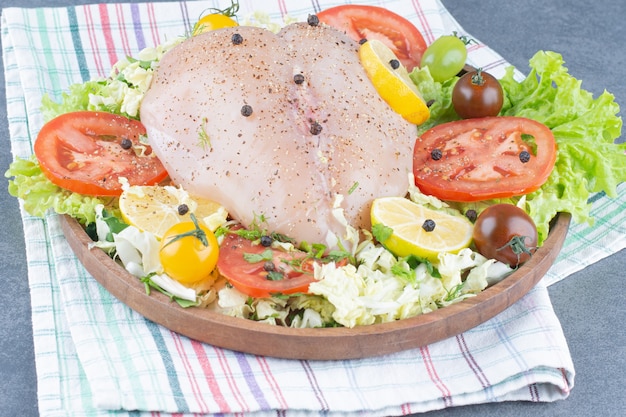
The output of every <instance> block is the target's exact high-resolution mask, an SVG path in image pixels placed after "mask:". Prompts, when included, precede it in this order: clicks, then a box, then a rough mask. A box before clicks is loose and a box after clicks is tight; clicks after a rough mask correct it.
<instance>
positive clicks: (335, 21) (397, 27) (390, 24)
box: [317, 5, 427, 72]
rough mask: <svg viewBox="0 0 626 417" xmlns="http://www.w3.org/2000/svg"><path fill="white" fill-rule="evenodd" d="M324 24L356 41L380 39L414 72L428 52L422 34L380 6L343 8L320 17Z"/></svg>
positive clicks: (411, 24) (349, 6) (326, 11)
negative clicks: (423, 55) (424, 54)
mask: <svg viewBox="0 0 626 417" xmlns="http://www.w3.org/2000/svg"><path fill="white" fill-rule="evenodd" d="M317 17H318V18H319V20H320V22H322V23H326V24H327V25H329V26H333V27H335V28H337V29H339V30H342V31H343V32H345V33H346V34H347V35H348V36H349V37H350V38H352V39H354V40H355V41H357V42H358V41H360V40H361V39H368V40H372V39H378V40H379V41H381V42H383V43H384V44H385V45H387V46H388V47H389V48H390V49H391V50H392V51H393V52H394V53H395V54H396V57H398V59H399V60H400V62H402V64H403V65H404V66H405V67H406V69H407V71H409V72H410V71H411V70H412V69H413V68H414V67H417V66H419V63H420V61H421V59H422V54H423V53H424V51H425V50H426V47H427V45H426V41H424V38H423V37H422V34H421V33H420V31H419V30H418V29H417V28H416V27H415V26H414V25H413V23H411V22H409V21H408V20H407V19H405V18H404V17H402V16H400V15H398V14H396V13H394V12H392V11H390V10H387V9H384V8H382V7H376V6H362V5H343V6H336V7H331V8H329V9H326V10H323V11H321V12H320V13H318V14H317Z"/></svg>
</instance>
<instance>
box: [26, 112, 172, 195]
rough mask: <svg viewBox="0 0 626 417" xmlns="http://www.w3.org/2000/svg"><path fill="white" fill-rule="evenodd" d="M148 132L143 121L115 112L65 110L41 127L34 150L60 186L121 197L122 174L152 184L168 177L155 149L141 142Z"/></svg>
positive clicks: (46, 170)
mask: <svg viewBox="0 0 626 417" xmlns="http://www.w3.org/2000/svg"><path fill="white" fill-rule="evenodd" d="M145 134H146V130H145V128H144V126H143V125H142V124H141V122H139V121H137V120H131V119H127V118H125V117H123V116H119V115H115V114H112V113H104V112H90V111H81V112H73V113H65V114H62V115H61V116H58V117H56V118H54V119H52V120H51V121H49V122H48V123H46V124H45V125H44V126H43V127H42V128H41V130H40V132H39V135H38V136H37V140H36V141H35V146H34V151H35V155H36V156H37V160H38V161H39V164H40V167H41V170H42V172H43V173H44V174H45V175H46V177H48V179H50V181H51V182H53V183H54V184H56V185H58V186H59V187H62V188H65V189H67V190H70V191H74V192H76V193H80V194H85V195H94V196H105V195H112V196H118V195H120V194H121V193H122V184H121V183H120V178H126V179H127V180H128V182H129V184H131V185H152V184H156V183H158V182H160V181H162V180H163V179H165V178H166V177H167V171H166V170H165V168H164V167H163V165H162V164H161V162H160V161H159V160H158V159H157V157H156V155H154V154H153V153H152V150H151V148H150V147H149V146H147V145H144V144H142V143H141V142H140V137H141V136H143V135H145ZM129 140H130V142H131V143H130V147H129V146H128V143H127V142H128V141H129ZM123 142H124V143H123Z"/></svg>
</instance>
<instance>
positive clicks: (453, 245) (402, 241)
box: [371, 197, 474, 262]
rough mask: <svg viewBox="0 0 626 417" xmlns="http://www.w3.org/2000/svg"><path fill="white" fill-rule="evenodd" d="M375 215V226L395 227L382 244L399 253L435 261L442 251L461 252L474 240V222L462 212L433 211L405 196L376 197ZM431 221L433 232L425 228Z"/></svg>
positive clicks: (399, 254) (372, 211) (373, 219)
mask: <svg viewBox="0 0 626 417" xmlns="http://www.w3.org/2000/svg"><path fill="white" fill-rule="evenodd" d="M371 216H372V225H376V224H382V225H384V226H387V227H390V228H391V229H392V230H393V233H392V234H391V235H390V236H389V238H388V239H386V240H385V241H384V242H381V243H382V244H383V245H385V247H386V248H387V249H389V250H390V251H391V252H392V253H393V254H394V255H396V256H408V255H416V256H420V257H422V258H426V259H429V260H430V261H433V262H434V261H436V260H437V255H438V254H439V253H441V252H448V253H457V252H459V251H460V250H461V249H464V248H466V247H468V246H469V245H470V243H471V242H472V231H473V228H474V225H473V224H472V223H471V222H470V221H469V220H468V219H467V218H466V217H465V216H463V215H462V214H460V213H459V214H458V215H454V214H449V213H447V212H442V211H436V210H432V209H429V208H427V207H425V206H422V205H420V204H417V203H414V202H412V201H411V200H409V199H406V198H403V197H382V198H378V199H376V200H374V202H373V203H372V208H371ZM427 220H431V221H432V222H434V223H430V224H431V225H433V224H434V229H432V231H427V230H426V229H428V227H426V228H425V227H423V226H424V223H425V222H426V221H427Z"/></svg>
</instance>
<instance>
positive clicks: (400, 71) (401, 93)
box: [359, 39, 430, 125]
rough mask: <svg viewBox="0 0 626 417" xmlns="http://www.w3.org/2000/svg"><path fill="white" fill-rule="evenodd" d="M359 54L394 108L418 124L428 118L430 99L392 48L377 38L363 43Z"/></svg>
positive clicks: (377, 89)
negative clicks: (415, 82)
mask: <svg viewBox="0 0 626 417" xmlns="http://www.w3.org/2000/svg"><path fill="white" fill-rule="evenodd" d="M359 58H360V60H361V65H363V68H364V69H365V73H366V74H367V76H368V78H369V79H370V81H371V82H372V84H374V87H375V88H376V91H378V94H380V96H381V97H382V98H383V100H385V102H387V104H389V107H391V108H392V109H393V111H395V112H396V113H398V114H400V115H401V116H402V117H403V118H404V119H405V120H407V121H408V122H410V123H413V124H416V125H419V124H421V123H424V122H425V121H426V120H428V117H429V116H430V112H429V110H428V106H427V105H426V102H425V101H424V99H423V98H422V96H421V94H420V92H419V90H418V89H417V87H416V86H415V84H414V83H413V81H411V79H410V78H409V74H408V73H407V71H406V68H404V66H403V65H401V64H399V63H398V61H397V59H396V56H395V55H394V53H393V51H392V50H391V49H389V48H388V47H387V46H386V45H385V44H384V43H382V42H380V41H378V40H375V39H374V40H371V41H367V42H365V43H363V44H362V45H361V46H360V48H359Z"/></svg>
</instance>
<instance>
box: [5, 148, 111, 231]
mask: <svg viewBox="0 0 626 417" xmlns="http://www.w3.org/2000/svg"><path fill="white" fill-rule="evenodd" d="M4 175H5V177H7V178H13V179H9V194H11V195H12V196H13V197H17V198H19V199H21V200H22V201H23V204H24V210H26V211H27V212H28V213H29V214H31V215H32V216H37V217H44V216H45V214H46V212H47V211H48V209H53V210H54V211H55V212H56V213H59V214H69V215H70V216H72V217H74V218H75V219H77V220H78V221H79V222H80V223H82V224H89V223H92V222H94V221H95V216H96V210H95V207H96V205H98V204H103V205H105V206H106V205H107V203H108V202H107V201H104V200H102V199H100V198H97V197H90V196H85V195H82V194H78V193H74V192H71V191H68V190H65V189H63V188H61V187H58V186H57V185H55V184H53V183H52V182H50V180H49V179H48V178H47V177H46V176H45V175H44V174H43V172H42V171H41V168H40V167H39V163H38V162H37V159H36V158H35V156H34V155H33V156H32V157H31V158H30V159H21V158H17V159H15V161H13V162H12V163H11V165H9V169H8V170H7V171H6V173H5V174H4Z"/></svg>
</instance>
